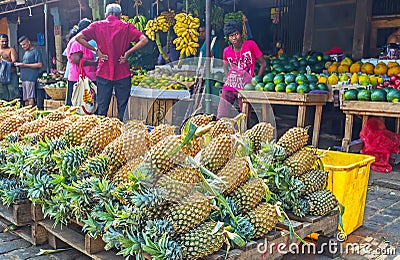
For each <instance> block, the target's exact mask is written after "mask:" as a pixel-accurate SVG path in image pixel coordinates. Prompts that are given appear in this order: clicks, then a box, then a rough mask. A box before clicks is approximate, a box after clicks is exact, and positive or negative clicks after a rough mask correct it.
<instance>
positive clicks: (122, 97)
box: [96, 77, 131, 121]
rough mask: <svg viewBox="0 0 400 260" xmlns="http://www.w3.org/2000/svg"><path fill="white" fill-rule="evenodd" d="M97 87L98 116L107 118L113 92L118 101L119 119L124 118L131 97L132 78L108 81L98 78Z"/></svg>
mask: <svg viewBox="0 0 400 260" xmlns="http://www.w3.org/2000/svg"><path fill="white" fill-rule="evenodd" d="M96 83H97V84H96V85H97V103H98V108H97V114H98V115H101V116H106V115H107V112H108V107H109V106H110V102H111V97H112V94H113V90H114V93H115V97H116V99H117V108H118V118H119V119H120V120H121V121H122V120H123V118H124V114H125V110H126V106H127V105H128V100H129V97H130V95H131V78H130V77H127V78H124V79H120V80H107V79H105V78H101V77H96Z"/></svg>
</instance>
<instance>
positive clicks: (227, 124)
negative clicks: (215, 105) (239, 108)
mask: <svg viewBox="0 0 400 260" xmlns="http://www.w3.org/2000/svg"><path fill="white" fill-rule="evenodd" d="M234 132H235V128H234V122H233V121H232V119H230V118H221V119H220V120H218V121H217V122H216V123H215V125H213V127H212V128H211V130H210V134H211V136H212V137H214V138H215V137H217V136H219V135H221V134H225V135H231V134H233V133H234Z"/></svg>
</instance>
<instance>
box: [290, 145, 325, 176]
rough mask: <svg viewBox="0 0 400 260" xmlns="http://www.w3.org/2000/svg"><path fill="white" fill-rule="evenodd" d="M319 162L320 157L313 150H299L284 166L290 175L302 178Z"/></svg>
mask: <svg viewBox="0 0 400 260" xmlns="http://www.w3.org/2000/svg"><path fill="white" fill-rule="evenodd" d="M317 160H318V156H317V155H316V153H315V152H314V151H313V150H299V151H297V152H295V153H294V154H292V155H291V156H289V157H288V158H286V160H285V161H284V162H283V165H285V166H287V167H288V168H289V170H290V174H292V175H293V176H300V175H302V174H303V173H305V172H306V171H309V170H311V168H313V167H314V165H315V164H316V162H317Z"/></svg>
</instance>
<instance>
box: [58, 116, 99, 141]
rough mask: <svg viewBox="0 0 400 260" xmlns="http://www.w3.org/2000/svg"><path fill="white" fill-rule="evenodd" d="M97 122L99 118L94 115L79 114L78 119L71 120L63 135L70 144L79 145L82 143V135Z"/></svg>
mask: <svg viewBox="0 0 400 260" xmlns="http://www.w3.org/2000/svg"><path fill="white" fill-rule="evenodd" d="M68 118H70V117H68ZM99 122H100V119H99V118H98V117H96V116H93V115H90V116H81V117H80V118H79V120H77V121H75V122H73V123H72V124H71V126H70V127H68V128H67V129H66V130H65V132H64V137H65V139H66V140H67V141H68V143H70V144H71V145H74V146H79V145H81V143H82V139H83V137H84V136H85V135H86V134H87V133H89V131H90V130H92V129H93V128H94V127H95V126H96V125H97V124H98V123H99Z"/></svg>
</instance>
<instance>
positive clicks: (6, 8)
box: [0, 0, 60, 15]
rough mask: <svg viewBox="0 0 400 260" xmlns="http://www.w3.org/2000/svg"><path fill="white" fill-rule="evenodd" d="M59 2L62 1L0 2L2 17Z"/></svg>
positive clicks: (17, 0) (11, 0)
mask: <svg viewBox="0 0 400 260" xmlns="http://www.w3.org/2000/svg"><path fill="white" fill-rule="evenodd" d="M59 1H60V0H47V1H46V0H3V1H0V15H3V14H7V13H12V12H15V11H20V10H24V9H29V8H32V7H36V6H41V5H44V4H45V3H47V4H50V3H54V2H59Z"/></svg>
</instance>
